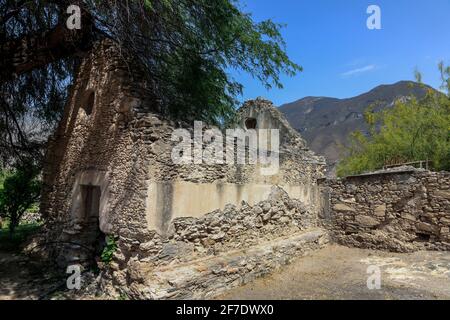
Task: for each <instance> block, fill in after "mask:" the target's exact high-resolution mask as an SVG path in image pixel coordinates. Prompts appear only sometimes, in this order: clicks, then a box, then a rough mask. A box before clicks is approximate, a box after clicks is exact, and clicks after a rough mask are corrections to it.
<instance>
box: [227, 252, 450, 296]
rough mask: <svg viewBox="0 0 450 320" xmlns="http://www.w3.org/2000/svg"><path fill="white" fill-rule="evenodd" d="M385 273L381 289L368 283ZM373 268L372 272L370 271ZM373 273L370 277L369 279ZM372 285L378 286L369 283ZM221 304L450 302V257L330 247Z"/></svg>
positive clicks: (239, 290)
mask: <svg viewBox="0 0 450 320" xmlns="http://www.w3.org/2000/svg"><path fill="white" fill-rule="evenodd" d="M370 266H377V267H379V269H378V270H379V271H381V273H380V275H381V278H380V279H381V288H380V289H379V290H377V289H374V290H370V289H369V288H368V286H367V281H368V278H369V277H370V276H371V275H374V273H373V272H374V270H376V271H375V272H377V271H378V270H377V269H376V268H373V267H371V268H369V267H370ZM368 268H369V269H368ZM368 271H369V272H371V273H370V274H369V273H368ZM370 280H371V281H369V282H370V284H373V283H374V282H373V281H372V280H373V277H371V278H370ZM219 298H220V299H231V300H237V299H244V300H248V299H262V300H265V299H274V300H280V299H288V300H292V299H295V300H297V299H302V300H305V299H306V300H312V299H326V300H362V299H370V300H380V299H387V300H397V299H402V300H403V299H407V300H414V299H421V300H422V299H423V300H428V299H450V252H445V253H443V252H416V253H412V254H395V253H388V252H381V251H373V250H361V249H355V248H346V247H342V246H338V245H330V246H328V247H326V248H324V249H322V250H320V251H316V252H313V253H312V254H311V255H309V256H306V257H303V258H299V259H297V260H296V261H294V263H292V264H290V265H289V266H286V267H284V268H283V269H282V270H280V271H279V272H277V273H275V274H273V275H272V276H268V277H265V278H261V279H258V280H256V281H254V282H252V283H250V284H247V285H245V286H242V287H239V288H235V289H233V290H231V291H229V292H228V293H227V294H225V295H223V296H221V297H219Z"/></svg>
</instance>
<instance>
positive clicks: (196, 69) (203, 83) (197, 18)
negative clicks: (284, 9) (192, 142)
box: [137, 0, 301, 124]
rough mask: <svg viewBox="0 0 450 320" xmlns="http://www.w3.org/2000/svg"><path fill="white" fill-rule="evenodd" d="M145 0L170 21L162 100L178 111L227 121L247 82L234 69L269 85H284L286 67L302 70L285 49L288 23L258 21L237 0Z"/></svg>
mask: <svg viewBox="0 0 450 320" xmlns="http://www.w3.org/2000/svg"><path fill="white" fill-rule="evenodd" d="M137 2H139V1H137ZM145 5H146V8H147V14H148V15H149V16H152V15H154V14H156V13H157V14H158V18H159V19H161V21H163V22H164V26H163V27H162V29H161V35H160V36H161V37H162V38H165V37H168V39H167V42H168V45H167V46H166V47H165V50H164V51H162V52H161V51H159V54H160V60H159V62H158V63H157V65H156V68H157V69H160V71H161V80H162V82H161V84H162V85H163V87H162V88H164V96H162V95H161V96H162V98H163V99H162V101H167V107H168V109H169V111H170V113H171V114H173V115H176V116H182V117H183V118H184V119H186V118H188V119H189V118H192V119H197V120H204V121H207V122H210V123H216V124H220V123H222V122H223V121H225V122H226V121H227V120H228V119H229V118H230V117H232V115H233V113H234V110H235V107H236V103H237V100H236V98H237V97H238V96H239V95H240V94H241V93H242V85H241V84H240V83H238V82H236V81H235V80H234V79H232V78H231V77H230V75H229V74H228V72H229V71H230V70H231V69H235V70H242V71H244V72H246V73H248V74H250V75H252V76H253V77H254V78H256V79H258V80H259V81H261V82H262V83H263V84H264V85H265V86H266V88H272V87H277V88H281V87H282V84H281V81H280V73H286V74H287V75H290V76H292V75H295V74H296V72H298V71H300V70H301V67H300V66H298V65H297V64H295V63H293V62H292V61H291V60H290V59H289V58H288V56H287V54H286V53H285V43H284V41H283V38H282V36H281V33H280V28H281V27H282V25H280V24H276V23H274V22H272V21H270V20H266V21H262V22H259V23H255V22H254V21H253V20H252V17H251V15H249V14H245V13H243V12H241V11H240V10H239V9H238V7H237V1H234V0H191V1H186V0H165V1H157V0H153V1H149V0H146V1H145ZM148 36H150V35H148ZM165 99H168V100H165Z"/></svg>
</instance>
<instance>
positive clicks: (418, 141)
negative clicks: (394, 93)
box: [337, 63, 450, 176]
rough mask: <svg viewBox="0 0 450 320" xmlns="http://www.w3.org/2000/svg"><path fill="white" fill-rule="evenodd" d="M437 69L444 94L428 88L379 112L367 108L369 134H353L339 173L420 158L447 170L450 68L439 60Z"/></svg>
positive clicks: (435, 167)
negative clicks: (426, 91)
mask: <svg viewBox="0 0 450 320" xmlns="http://www.w3.org/2000/svg"><path fill="white" fill-rule="evenodd" d="M439 70H440V71H441V75H442V83H443V85H442V89H443V90H444V91H445V93H446V94H442V93H439V92H436V91H434V90H429V91H428V93H427V95H426V96H425V97H424V98H423V99H420V100H418V99H416V98H414V97H410V98H409V99H407V100H406V101H404V100H399V101H397V102H396V103H395V105H394V107H393V108H388V109H385V110H384V111H382V112H380V113H374V112H373V109H372V108H368V110H367V112H366V114H365V120H366V123H367V124H368V125H369V128H370V129H369V135H364V134H363V133H362V132H354V133H352V135H351V145H350V147H349V148H348V150H347V151H348V154H347V157H346V158H344V159H343V160H342V161H341V163H340V164H339V165H338V170H337V173H338V175H339V176H347V175H351V174H358V173H361V172H365V171H372V170H376V169H380V168H382V167H383V166H384V165H385V164H386V163H394V164H396V163H404V162H411V161H422V160H429V161H431V166H432V169H435V170H450V81H449V77H450V68H449V67H444V64H443V63H441V64H439ZM417 75H420V73H418V72H416V78H417V79H420V78H421V76H419V77H418V76H417Z"/></svg>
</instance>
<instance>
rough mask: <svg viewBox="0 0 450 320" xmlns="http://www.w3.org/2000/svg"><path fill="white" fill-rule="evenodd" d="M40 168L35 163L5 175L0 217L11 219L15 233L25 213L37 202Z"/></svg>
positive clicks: (10, 225) (0, 187)
mask: <svg viewBox="0 0 450 320" xmlns="http://www.w3.org/2000/svg"><path fill="white" fill-rule="evenodd" d="M38 173H39V171H38V169H37V168H36V167H35V166H34V165H30V164H28V165H27V166H25V165H24V166H20V167H19V168H17V169H15V170H14V171H12V172H10V173H8V174H6V175H4V174H3V177H4V180H3V183H2V185H1V186H0V217H1V218H5V219H7V220H8V221H9V230H10V233H11V234H13V233H14V230H15V229H16V227H17V226H18V225H19V223H20V219H21V218H22V216H23V214H24V213H25V212H26V211H27V210H28V209H29V208H30V207H31V206H33V204H35V203H36V201H38V199H39V195H40V181H39V179H38Z"/></svg>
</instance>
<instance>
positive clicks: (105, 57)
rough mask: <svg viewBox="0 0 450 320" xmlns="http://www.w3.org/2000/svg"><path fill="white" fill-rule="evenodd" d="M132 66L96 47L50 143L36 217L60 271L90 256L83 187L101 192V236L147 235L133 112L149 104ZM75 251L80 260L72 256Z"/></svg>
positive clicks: (141, 151) (142, 156)
mask: <svg viewBox="0 0 450 320" xmlns="http://www.w3.org/2000/svg"><path fill="white" fill-rule="evenodd" d="M129 67H130V66H129V65H127V64H126V63H124V62H123V59H122V57H121V56H120V51H118V50H117V48H115V47H114V46H113V45H112V44H111V43H110V42H109V41H104V42H101V43H98V44H97V45H96V47H95V48H94V50H93V51H92V52H91V53H90V54H89V55H88V56H87V57H85V58H84V59H83V62H82V64H81V65H80V67H79V71H78V76H77V78H76V82H75V83H74V84H73V86H72V88H71V95H70V97H69V101H68V104H67V106H66V108H65V113H64V116H63V119H62V121H61V124H60V126H59V128H58V130H57V132H56V134H55V135H54V137H52V138H51V139H50V141H49V146H48V152H47V156H46V163H45V167H44V174H43V180H44V187H43V193H42V202H41V213H42V216H43V217H44V219H45V222H46V223H45V227H46V230H47V235H46V239H44V240H45V241H46V242H49V243H51V244H52V248H54V249H55V252H52V250H50V251H51V252H52V255H55V256H58V257H60V258H62V261H61V263H62V264H64V263H66V261H65V260H68V261H67V262H70V261H72V262H77V261H82V260H83V259H84V258H85V257H84V256H86V257H87V256H88V255H92V250H94V248H92V247H91V245H92V243H89V242H92V239H85V238H89V237H95V235H94V234H93V233H95V228H96V226H95V225H94V223H93V222H92V221H82V219H79V218H80V217H79V211H80V210H81V208H80V203H81V202H82V199H81V198H82V194H81V192H80V185H95V186H99V187H100V188H101V199H100V202H101V203H100V217H99V218H100V229H101V231H102V232H103V233H105V234H111V235H117V234H121V235H123V236H125V237H126V236H128V237H130V236H132V237H133V238H134V239H140V238H142V237H143V234H145V225H146V217H145V206H146V203H145V199H146V191H147V185H146V183H145V179H142V178H140V177H142V176H144V177H145V176H146V170H147V167H148V165H147V164H146V161H147V160H146V155H147V152H148V151H147V146H146V145H145V144H143V143H140V142H139V141H138V140H137V139H136V134H135V132H136V131H138V129H137V128H136V126H135V123H136V121H137V119H136V118H135V117H134V116H132V112H136V111H139V109H140V108H142V106H144V105H145V106H146V108H149V107H151V106H152V104H151V101H148V98H147V97H146V96H144V95H143V92H144V91H142V88H143V84H142V83H141V82H140V80H139V74H138V73H136V74H135V76H136V79H135V78H133V76H132V75H131V74H130V71H129ZM147 112H148V111H147ZM91 222H92V223H91ZM91 229H92V230H91ZM85 240H86V241H85ZM94 240H95V238H94ZM80 247H83V248H81V249H80ZM80 250H81V251H83V252H84V253H85V254H83V255H82V256H80V255H79V254H75V252H76V251H77V252H80ZM72 251H73V253H72Z"/></svg>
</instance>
